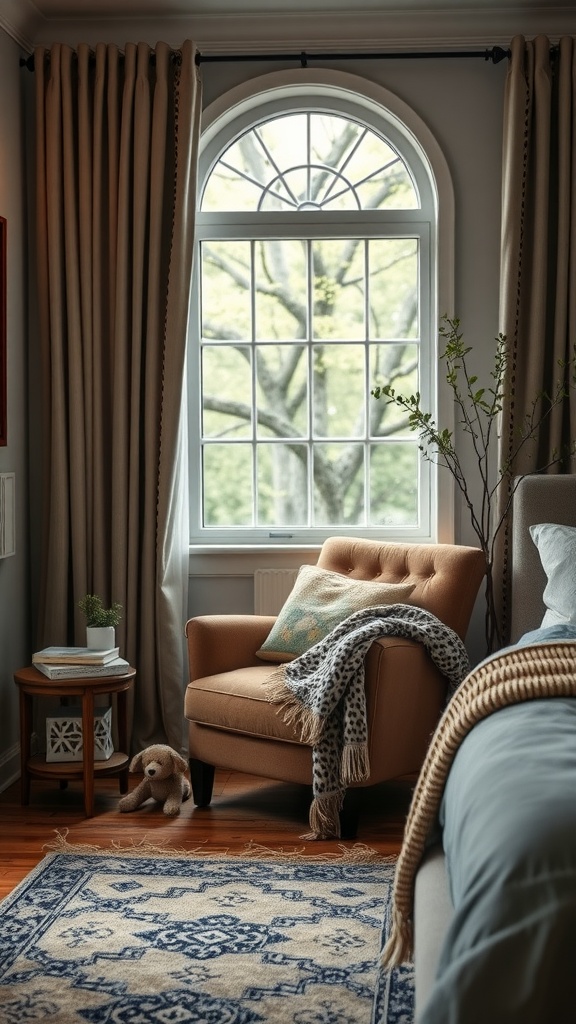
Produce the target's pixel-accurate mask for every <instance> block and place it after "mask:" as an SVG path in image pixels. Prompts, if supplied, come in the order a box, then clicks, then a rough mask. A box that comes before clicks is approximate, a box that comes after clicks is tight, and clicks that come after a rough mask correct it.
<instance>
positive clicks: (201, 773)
mask: <svg viewBox="0 0 576 1024" xmlns="http://www.w3.org/2000/svg"><path fill="white" fill-rule="evenodd" d="M188 764H189V765H190V781H191V783H192V798H193V800H194V803H195V805H196V807H208V806H209V804H210V801H211V799H212V787H213V785H214V765H213V764H206V763H205V762H204V761H198V760H197V759H196V758H195V757H191V758H190V759H189V761H188Z"/></svg>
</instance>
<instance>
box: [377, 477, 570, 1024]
mask: <svg viewBox="0 0 576 1024" xmlns="http://www.w3.org/2000/svg"><path fill="white" fill-rule="evenodd" d="M512 566H513V569H512V606H511V607H512V634H511V643H510V645H509V646H508V647H507V648H505V649H503V650H502V651H500V652H496V654H495V655H494V656H491V657H490V658H488V659H486V660H485V661H484V662H483V663H481V664H480V665H479V666H476V667H475V669H474V670H473V672H472V673H471V677H469V679H468V680H467V681H465V683H464V684H463V692H462V694H460V697H459V699H460V706H458V701H456V703H455V704H454V706H453V707H452V708H449V709H447V712H446V714H445V716H444V717H445V718H446V717H447V716H449V717H450V716H451V718H450V721H447V722H444V723H441V725H440V727H439V730H438V731H437V733H436V735H435V737H434V740H433V742H432V745H431V750H430V752H429V753H430V757H429V760H428V761H427V763H426V764H425V766H424V769H423V772H422V774H421V776H420V779H419V782H418V786H417V787H416V791H415V795H414V800H413V803H412V807H411V811H410V815H409V818H408V822H407V826H406V836H405V840H404V845H403V850H402V853H401V855H400V859H399V865H398V870H397V878H396V910H395V914H396V919H395V925H394V928H393V939H392V940H391V942H390V943H389V947H388V960H389V962H394V960H395V961H396V962H398V961H399V960H402V959H405V958H406V954H407V952H408V951H412V949H413V954H414V963H415V985H416V1010H415V1019H416V1022H417V1024H452V1022H453V1024H475V1022H478V1024H480V1022H482V1024H547V1022H550V1024H552V1022H553V1024H568V1021H570V1022H572V1021H575V1020H576V971H575V970H574V955H575V954H576V476H528V477H525V478H524V479H523V480H522V481H521V482H520V483H519V486H518V489H517V491H516V494H515V498H514V530H513V543H512ZM544 567H545V568H544ZM571 618H572V620H573V621H571ZM456 697H458V694H457V695H456ZM455 700H456V698H454V699H453V702H454V701H455ZM453 702H451V704H453ZM423 807H426V808H427V812H426V813H422V811H423ZM431 808H432V809H434V808H435V813H434V814H432V811H431V810H430V809H431ZM427 815H428V816H427ZM412 900H413V904H412ZM403 929H405V931H404V932H403V931H402V930H403ZM394 943H396V945H395V947H394Z"/></svg>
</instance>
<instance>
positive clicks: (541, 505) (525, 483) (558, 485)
mask: <svg viewBox="0 0 576 1024" xmlns="http://www.w3.org/2000/svg"><path fill="white" fill-rule="evenodd" d="M536 523H560V524H561V525H563V526H576V475H560V476H558V475H539V474H534V475H530V476H525V477H524V478H523V479H522V480H521V481H520V483H519V484H518V489H517V491H516V493H515V495H514V528H513V531H512V533H513V538H512V605H511V607H512V619H511V631H510V639H511V641H512V642H515V641H516V640H518V639H519V637H521V636H522V634H523V633H526V632H527V631H528V630H530V629H537V628H538V626H539V625H540V623H541V622H542V619H543V617H544V612H545V607H544V602H543V601H542V594H543V593H544V588H545V586H546V576H545V574H544V570H543V569H542V565H541V563H540V556H539V554H538V550H537V548H536V545H535V544H534V542H533V540H532V538H531V536H530V532H529V527H530V526H534V525H536Z"/></svg>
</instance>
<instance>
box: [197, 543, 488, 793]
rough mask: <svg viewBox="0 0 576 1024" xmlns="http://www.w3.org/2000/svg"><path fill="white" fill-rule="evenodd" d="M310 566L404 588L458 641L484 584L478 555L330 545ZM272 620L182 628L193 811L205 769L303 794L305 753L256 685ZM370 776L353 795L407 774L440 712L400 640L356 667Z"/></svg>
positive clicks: (435, 694) (435, 679)
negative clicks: (361, 670) (291, 786)
mask: <svg viewBox="0 0 576 1024" xmlns="http://www.w3.org/2000/svg"><path fill="white" fill-rule="evenodd" d="M317 565H318V566H319V567H320V568H323V569H330V570H332V571H334V572H338V573H341V574H342V575H344V576H345V577H347V578H352V579H362V580H371V581H375V582H379V583H381V582H386V583H407V582H410V583H413V584H414V585H415V586H414V590H413V592H412V594H411V596H410V598H409V601H410V604H414V605H417V606H418V607H420V608H424V609H426V610H427V611H429V612H432V613H433V614H434V615H436V616H437V617H438V618H439V619H440V620H441V621H442V622H444V623H445V624H446V625H447V626H449V627H450V628H451V629H453V630H454V631H455V632H456V633H457V634H458V635H459V636H460V637H461V638H462V639H464V637H465V634H466V630H467V628H468V623H469V620H470V616H471V613H472V608H473V606H474V601H475V599H476V595H477V593H478V589H479V586H480V583H481V581H482V578H483V576H484V566H485V563H484V556H483V554H482V552H481V551H480V549H478V548H473V547H465V546H463V545H456V544H394V543H384V542H379V541H371V540H358V539H354V538H349V537H331V538H330V539H329V540H327V541H326V542H325V543H324V545H323V547H322V550H321V552H320V556H319V559H318V562H317ZM274 621H275V620H274V617H272V616H264V615H201V616H198V617H196V618H193V619H190V620H189V621H188V622H187V623H186V637H187V640H188V659H189V669H190V683H189V684H188V687H187V690H186V696H185V716H186V718H187V719H188V722H189V750H190V773H191V777H192V788H193V798H194V802H195V804H196V805H197V806H198V807H206V806H207V805H208V804H209V803H210V800H211V797H212V785H213V780H214V768H215V767H220V768H229V769H233V770H237V771H241V772H246V773H248V774H252V775H260V776H264V777H266V778H270V779H279V780H281V781H285V782H296V783H303V784H305V785H310V784H311V781H312V748H311V747H310V746H307V745H305V744H303V743H301V742H300V741H299V739H298V735H297V734H296V732H295V730H294V728H293V727H292V726H290V725H286V723H285V722H284V721H283V719H282V716H281V714H279V713H278V706H277V705H274V704H271V703H269V701H268V700H267V697H266V694H265V687H264V683H265V680H266V679H267V678H268V676H269V675H270V673H271V672H272V671H273V670H274V668H275V667H276V666H275V665H274V664H271V663H270V662H263V661H261V660H260V659H259V658H258V657H257V656H256V653H255V652H256V651H257V650H258V649H259V648H260V646H261V644H262V643H263V642H264V640H265V639H266V637H267V636H268V634H269V632H270V630H271V628H272V625H273V623H274ZM365 686H366V699H367V718H368V734H369V737H368V739H369V759H370V776H369V778H368V779H367V780H366V781H365V782H363V783H361V785H363V786H367V785H372V784H374V783H377V782H384V781H386V780H388V779H393V778H398V777H400V776H403V775H408V774H411V773H414V772H417V771H418V770H419V768H420V766H421V764H422V761H423V760H424V756H425V753H426V749H427V747H428V743H429V740H430V736H431V734H432V732H433V730H434V729H435V727H436V724H437V721H438V718H439V716H440V714H441V712H442V709H443V707H444V703H445V696H446V680H445V678H444V677H443V676H442V674H441V673H440V671H439V670H438V668H437V667H436V666H435V665H434V663H433V662H432V660H431V659H430V657H429V655H428V654H427V652H426V650H425V649H424V647H423V646H422V645H421V644H419V643H416V642H414V641H413V640H407V639H403V638H400V637H390V636H388V637H383V638H382V639H379V640H377V641H375V642H374V643H373V644H372V645H371V647H370V648H369V650H368V653H367V655H366V658H365Z"/></svg>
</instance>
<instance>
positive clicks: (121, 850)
mask: <svg viewBox="0 0 576 1024" xmlns="http://www.w3.org/2000/svg"><path fill="white" fill-rule="evenodd" d="M69 832H70V830H69V829H64V830H63V831H62V832H60V831H59V830H58V829H55V836H56V838H55V839H53V840H51V841H50V842H48V843H44V844H43V846H42V849H43V850H45V851H47V852H49V853H69V854H85V853H88V854H99V855H100V856H102V855H107V854H108V855H117V854H121V855H122V856H128V857H131V856H132V857H173V858H176V857H177V858H186V857H190V858H192V857H198V856H200V857H205V858H206V859H213V860H218V859H223V858H225V857H237V858H238V859H239V860H241V859H243V858H253V859H254V860H264V859H268V860H298V861H300V860H302V861H304V860H310V861H318V862H322V861H340V862H342V863H344V864H371V863H373V862H374V861H378V862H379V863H385V864H395V863H396V857H394V856H382V855H381V854H379V853H378V850H374V849H373V848H372V847H370V846H367V845H366V844H365V843H354V844H353V845H352V846H345V845H344V844H343V843H338V844H337V849H336V850H334V851H329V852H326V853H310V852H308V850H307V848H306V847H305V846H297V847H296V846H295V847H292V848H290V849H285V848H284V847H283V846H281V847H279V849H273V848H272V847H269V846H264V845H263V844H261V843H254V842H252V841H251V842H248V843H246V844H245V845H244V846H243V847H241V848H239V849H237V850H231V849H230V848H229V847H222V848H214V847H206V846H205V845H202V846H195V847H193V848H190V849H177V848H176V847H173V846H169V845H165V846H162V845H160V844H158V843H151V842H149V841H148V840H147V839H142V840H140V841H139V842H137V843H136V842H134V841H133V840H132V841H130V842H128V843H119V842H118V841H117V840H112V842H111V844H110V846H109V847H102V846H99V845H98V844H96V843H73V842H70V841H69V839H68V836H69Z"/></svg>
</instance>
